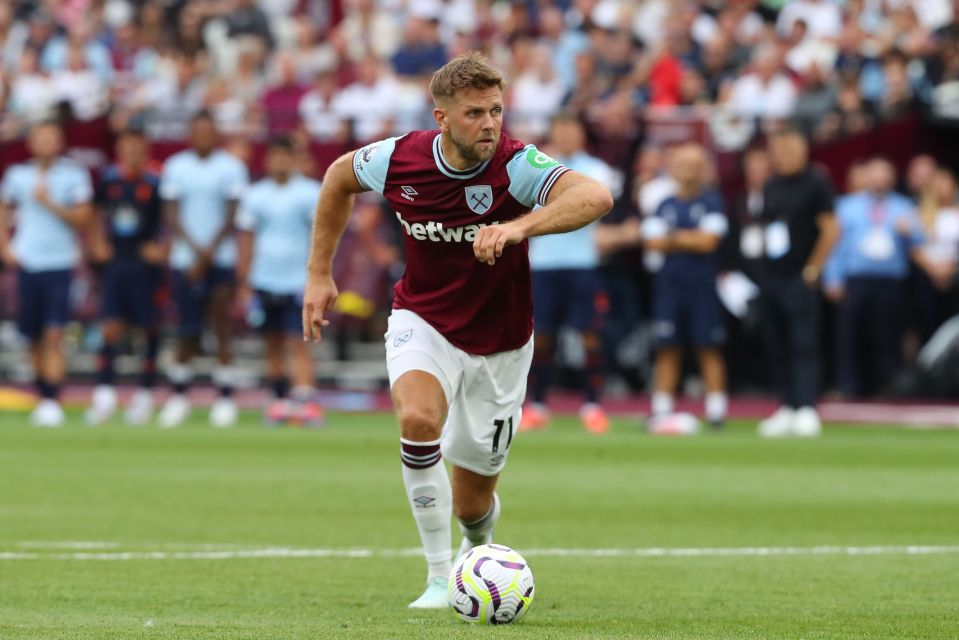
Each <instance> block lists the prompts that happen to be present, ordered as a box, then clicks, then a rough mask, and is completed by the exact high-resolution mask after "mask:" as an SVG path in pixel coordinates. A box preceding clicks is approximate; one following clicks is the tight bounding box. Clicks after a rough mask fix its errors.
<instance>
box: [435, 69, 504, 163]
mask: <svg viewBox="0 0 959 640" xmlns="http://www.w3.org/2000/svg"><path fill="white" fill-rule="evenodd" d="M441 111H443V112H445V113H444V117H443V118H442V119H441V122H440V129H441V130H443V131H444V133H447V134H448V135H449V138H450V140H451V141H452V142H453V145H454V146H455V147H456V150H457V152H458V153H459V154H460V157H461V158H462V159H463V160H465V161H467V162H470V163H473V164H476V163H479V162H485V161H486V160H489V159H490V158H492V157H493V154H494V153H496V146H497V145H498V144H499V136H500V131H502V129H503V92H502V91H501V90H500V88H499V87H489V88H487V89H466V90H464V91H460V92H458V93H457V94H456V95H455V96H454V97H453V99H452V100H451V101H450V105H449V106H448V107H447V108H445V109H441ZM444 127H445V129H444Z"/></svg>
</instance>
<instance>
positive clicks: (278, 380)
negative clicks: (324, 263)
mask: <svg viewBox="0 0 959 640" xmlns="http://www.w3.org/2000/svg"><path fill="white" fill-rule="evenodd" d="M294 151H295V150H294V147H293V142H292V141H291V140H290V139H289V138H288V137H284V136H280V137H276V138H273V139H272V140H271V141H270V144H269V147H268V150H267V157H266V168H267V176H266V177H265V178H263V179H262V180H260V181H259V182H257V183H255V184H254V185H253V186H251V187H250V189H249V190H248V191H247V192H246V194H245V195H244V196H243V200H242V201H241V203H240V207H239V210H238V212H237V218H236V226H237V228H238V229H240V234H239V237H238V239H237V253H238V258H237V268H236V273H237V284H238V287H239V292H238V294H237V302H238V304H239V307H240V309H241V310H242V311H243V313H244V315H245V316H246V321H247V323H248V324H249V325H250V326H252V327H253V328H254V329H257V330H258V331H259V332H260V333H262V335H263V339H264V343H265V347H266V375H267V381H268V384H269V387H270V389H271V390H272V392H273V402H272V403H271V404H269V405H268V406H267V407H266V410H265V412H264V419H265V420H266V422H267V424H271V425H277V424H283V423H286V422H294V423H296V424H302V425H304V426H319V425H320V424H321V423H322V421H323V410H322V408H321V407H320V405H319V403H318V402H317V401H316V398H315V393H316V392H315V390H314V389H313V362H312V359H311V357H312V356H311V353H310V345H309V343H308V342H305V341H304V340H303V304H302V301H301V296H302V294H303V288H304V287H305V286H306V263H307V258H309V253H310V234H311V232H312V227H313V212H314V210H315V209H316V202H317V199H318V198H319V194H320V183H318V182H316V181H315V180H311V179H310V178H305V177H303V176H301V175H299V174H297V173H296V172H295V162H296V156H295V153H294ZM287 354H289V358H290V359H289V372H290V375H289V376H287V374H286V369H287V368H286V366H285V363H284V360H285V359H286V357H285V356H286V355H287ZM291 380H292V392H291V388H290V383H291Z"/></svg>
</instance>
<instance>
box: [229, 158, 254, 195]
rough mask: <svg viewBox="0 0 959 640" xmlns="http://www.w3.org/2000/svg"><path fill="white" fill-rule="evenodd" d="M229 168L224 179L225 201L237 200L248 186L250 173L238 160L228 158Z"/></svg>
mask: <svg viewBox="0 0 959 640" xmlns="http://www.w3.org/2000/svg"><path fill="white" fill-rule="evenodd" d="M230 160H231V162H230V168H229V171H228V172H227V179H226V197H227V200H239V199H240V198H241V197H242V196H243V193H244V192H245V191H246V190H247V188H248V187H249V186H250V171H249V170H248V169H247V168H246V165H245V164H244V163H243V162H242V161H241V160H239V159H237V158H234V157H233V156H230Z"/></svg>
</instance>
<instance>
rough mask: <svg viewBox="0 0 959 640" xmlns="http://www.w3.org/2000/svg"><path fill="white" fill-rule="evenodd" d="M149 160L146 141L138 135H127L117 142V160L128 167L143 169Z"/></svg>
mask: <svg viewBox="0 0 959 640" xmlns="http://www.w3.org/2000/svg"><path fill="white" fill-rule="evenodd" d="M146 159H147V145H146V140H144V139H143V138H142V137H141V136H138V135H125V136H123V137H122V138H120V140H119V141H118V142H117V160H119V161H120V164H122V165H124V166H127V167H142V166H143V165H144V163H146Z"/></svg>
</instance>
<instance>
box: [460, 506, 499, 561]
mask: <svg viewBox="0 0 959 640" xmlns="http://www.w3.org/2000/svg"><path fill="white" fill-rule="evenodd" d="M499 514H500V504H499V496H498V495H496V493H495V492H494V493H493V504H492V505H490V508H489V511H487V512H486V515H484V516H483V517H482V518H480V519H479V520H474V521H473V522H463V521H462V520H460V531H462V532H463V537H464V538H465V539H466V540H468V541H469V545H470V549H472V548H473V547H475V546H476V545H480V544H486V543H487V542H489V536H490V534H491V533H492V532H493V527H495V526H496V521H497V520H499Z"/></svg>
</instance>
